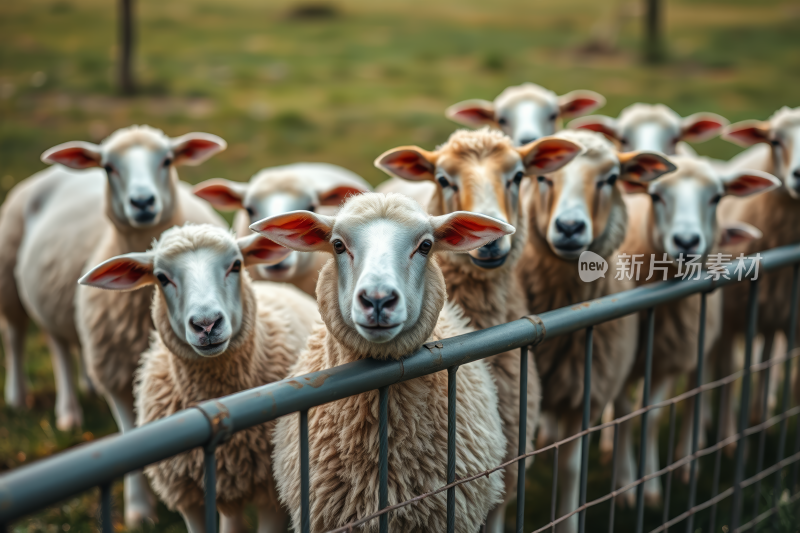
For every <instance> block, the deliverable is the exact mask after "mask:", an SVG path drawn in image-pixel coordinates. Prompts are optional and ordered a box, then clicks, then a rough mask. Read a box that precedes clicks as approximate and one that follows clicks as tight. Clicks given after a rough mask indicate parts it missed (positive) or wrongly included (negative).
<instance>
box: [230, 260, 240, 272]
mask: <svg viewBox="0 0 800 533" xmlns="http://www.w3.org/2000/svg"><path fill="white" fill-rule="evenodd" d="M241 270H242V262H241V261H240V260H238V259H237V260H236V261H234V262H233V264H232V265H231V272H240V271H241Z"/></svg>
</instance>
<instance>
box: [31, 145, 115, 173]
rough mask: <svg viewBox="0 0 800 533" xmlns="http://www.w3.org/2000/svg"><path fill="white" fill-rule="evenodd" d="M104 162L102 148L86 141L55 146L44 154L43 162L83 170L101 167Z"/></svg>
mask: <svg viewBox="0 0 800 533" xmlns="http://www.w3.org/2000/svg"><path fill="white" fill-rule="evenodd" d="M101 160H102V153H101V151H100V146H99V145H97V144H92V143H87V142H84V141H70V142H66V143H63V144H59V145H58V146H54V147H52V148H50V149H49V150H47V151H45V152H44V153H43V154H42V162H43V163H47V164H50V165H52V164H55V163H59V164H61V165H64V166H65V167H69V168H74V169H78V170H80V169H83V168H91V167H99V166H100V161H101Z"/></svg>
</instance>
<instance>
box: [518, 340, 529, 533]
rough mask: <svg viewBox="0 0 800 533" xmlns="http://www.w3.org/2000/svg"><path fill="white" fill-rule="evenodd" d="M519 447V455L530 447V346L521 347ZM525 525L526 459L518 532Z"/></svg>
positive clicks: (521, 472) (520, 471) (522, 462)
mask: <svg viewBox="0 0 800 533" xmlns="http://www.w3.org/2000/svg"><path fill="white" fill-rule="evenodd" d="M519 356H520V359H519V447H518V449H517V450H518V455H525V452H526V451H527V449H528V347H527V346H523V347H522V348H520V349H519ZM524 525H525V459H520V460H519V461H518V463H517V529H516V531H517V533H522V528H523V527H524Z"/></svg>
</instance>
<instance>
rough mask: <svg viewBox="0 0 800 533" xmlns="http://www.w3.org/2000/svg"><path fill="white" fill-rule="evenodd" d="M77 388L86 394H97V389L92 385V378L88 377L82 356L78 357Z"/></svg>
mask: <svg viewBox="0 0 800 533" xmlns="http://www.w3.org/2000/svg"><path fill="white" fill-rule="evenodd" d="M78 388H79V389H80V390H81V392H82V393H84V394H85V395H87V396H95V395H96V394H97V389H95V387H94V383H93V382H92V378H90V377H89V370H88V367H87V366H86V360H85V359H84V358H83V357H78Z"/></svg>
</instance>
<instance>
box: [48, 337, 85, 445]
mask: <svg viewBox="0 0 800 533" xmlns="http://www.w3.org/2000/svg"><path fill="white" fill-rule="evenodd" d="M47 344H48V346H49V347H50V358H51V360H52V361H53V375H54V376H55V379H56V427H57V428H58V429H60V430H61V431H71V430H72V429H79V428H80V427H81V424H83V411H82V410H81V404H80V403H79V402H78V396H77V395H76V394H75V381H74V379H73V376H72V354H71V353H70V350H69V343H67V342H65V341H63V340H62V339H59V338H56V337H53V336H52V335H48V336H47Z"/></svg>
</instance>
